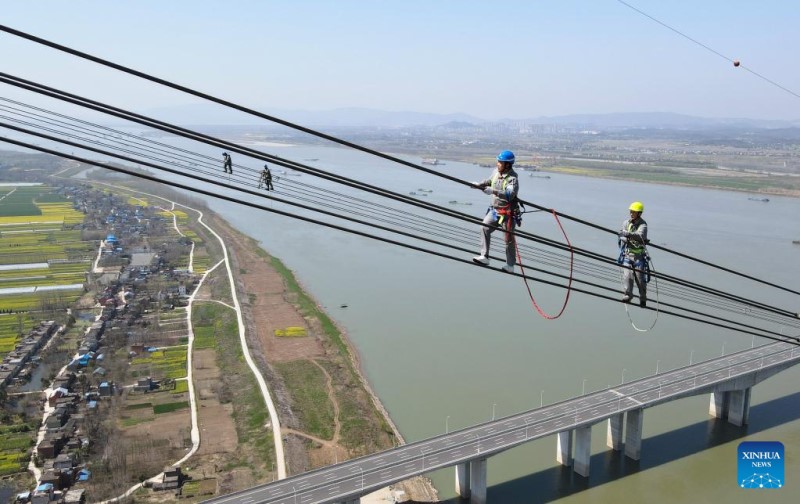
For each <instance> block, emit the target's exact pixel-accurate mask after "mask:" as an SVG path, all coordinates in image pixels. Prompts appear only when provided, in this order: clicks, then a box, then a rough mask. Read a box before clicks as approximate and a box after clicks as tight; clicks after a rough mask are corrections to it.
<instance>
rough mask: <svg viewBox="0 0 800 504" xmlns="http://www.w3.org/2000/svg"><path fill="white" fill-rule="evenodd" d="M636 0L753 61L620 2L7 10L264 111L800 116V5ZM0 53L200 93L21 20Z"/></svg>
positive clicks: (71, 80) (32, 69)
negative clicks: (124, 69)
mask: <svg viewBox="0 0 800 504" xmlns="http://www.w3.org/2000/svg"><path fill="white" fill-rule="evenodd" d="M627 3H629V4H630V5H632V6H633V7H635V8H637V9H641V10H642V11H644V12H646V13H647V14H649V15H651V16H653V17H654V18H656V19H658V20H659V21H661V22H663V23H665V24H667V25H668V26H670V27H672V28H674V29H675V30H679V31H680V32H681V33H684V34H686V35H687V36H690V37H692V38H693V39H695V40H696V41H698V42H699V43H701V44H704V45H706V46H708V48H711V49H713V50H714V51H717V52H719V53H720V55H724V56H725V57H729V58H731V59H736V60H739V61H741V62H742V67H739V68H737V67H734V66H733V65H732V64H731V63H730V62H729V61H726V59H725V58H724V57H721V56H720V55H717V54H714V53H712V52H711V51H709V50H707V49H704V48H703V47H701V46H700V45H698V44H696V43H693V42H691V41H689V40H687V39H686V38H684V37H682V36H680V35H679V34H676V33H675V32H673V31H672V30H670V29H668V28H666V27H664V26H662V25H659V24H658V23H656V22H654V21H652V20H651V19H648V18H647V17H645V16H643V15H641V14H639V13H637V12H636V11H634V10H632V9H631V8H629V7H627V6H626V5H623V3H621V2H619V1H615V0H597V1H591V0H572V1H569V0H565V1H555V0H543V1H535V2H528V1H508V0H505V1H498V2H480V1H469V0H467V1H455V0H443V1H438V2H423V1H418V0H409V1H403V2H400V1H394V2H391V1H386V2H360V1H356V0H339V1H336V2H327V1H322V0H313V1H312V0H308V1H294V2H292V1H288V0H287V1H284V0H272V1H263V2H257V1H232V2H218V1H203V0H194V1H188V0H176V1H171V2H162V1H155V0H144V1H139V2H135V3H123V2H105V1H99V0H76V1H71V2H49V1H43V0H31V1H27V2H9V1H6V2H4V5H3V9H2V12H3V16H2V24H3V25H5V26H8V27H11V28H14V29H18V30H22V31H25V32H28V33H31V34H32V35H36V36H39V37H42V38H45V39H48V40H51V41H54V42H57V43H60V44H63V45H66V46H68V47H72V48H75V49H78V50H81V51H84V52H87V53H90V54H92V55H96V56H98V57H101V58H104V59H108V60H110V61H113V62H115V63H119V64H122V65H125V66H128V67H131V68H134V69H136V70H140V71H143V72H146V73H150V74H152V75H155V76H157V77H161V78H164V79H166V80H170V81H173V82H176V83H179V84H182V85H185V86H188V87H192V88H195V89H197V90H200V91H203V92H206V93H209V94H212V95H214V96H218V97H221V98H224V99H227V100H230V101H234V102H237V103H240V104H242V105H246V106H250V107H253V108H257V109H260V110H264V109H281V110H305V111H327V110H334V109H341V108H349V107H355V108H365V109H375V110H383V111H409V112H419V113H434V114H468V115H472V116H475V117H479V118H482V119H486V120H500V119H528V118H535V117H543V116H562V115H572V114H608V113H636V112H648V113H649V112H670V113H677V114H685V115H690V116H696V117H712V118H714V117H716V118H752V119H773V120H800V98H798V97H797V96H796V95H795V94H793V93H797V92H800V70H798V68H797V66H796V65H794V62H795V59H796V48H797V47H800V32H799V31H798V30H797V29H796V26H795V25H796V22H797V20H799V19H800V4H798V3H796V2H784V1H778V0H766V1H764V2H759V3H757V4H756V3H752V2H745V1H742V0H732V1H722V0H707V1H704V2H695V1H689V0H676V1H674V2H659V1H656V0H630V1H628V2H627ZM0 51H2V54H3V58H2V61H3V65H2V67H3V71H4V72H6V73H9V74H11V75H15V76H19V77H23V78H27V79H31V80H34V81H37V82H41V83H43V84H47V85H50V86H54V87H58V88H63V89H65V90H67V91H70V92H74V93H76V94H80V95H84V96H89V97H92V98H94V99H97V100H100V101H106V102H108V103H111V104H114V105H117V106H120V107H123V108H131V109H134V110H137V111H144V110H151V109H154V108H159V107H173V106H182V105H187V104H194V103H199V102H200V101H199V99H197V98H194V97H190V96H188V95H184V94H181V93H178V92H176V91H171V90H167V89H164V88H160V87H159V86H157V85H155V84H151V83H147V82H145V81H142V80H140V79H136V78H134V77H131V76H126V75H123V74H120V73H119V72H115V71H112V70H110V69H105V68H102V67H100V66H99V65H96V64H93V63H89V62H85V61H81V60H79V59H77V58H75V57H73V56H69V55H66V54H63V53H59V52H58V51H55V50H53V49H49V48H45V47H42V46H38V45H36V44H34V43H33V42H29V41H26V40H23V39H20V38H17V37H14V36H12V35H9V34H6V33H0ZM753 72H755V73H756V74H758V75H755V74H754V73H753ZM759 75H760V76H763V77H765V78H768V79H769V80H771V81H773V83H774V84H777V85H773V84H770V83H769V82H767V81H766V80H764V79H762V78H759ZM778 85H780V86H782V87H784V88H785V89H780V88H779V87H778ZM0 96H5V97H9V98H14V99H20V100H21V101H27V102H33V103H39V101H40V100H42V99H40V98H38V97H35V96H34V95H31V94H29V93H22V92H20V91H19V90H17V89H14V88H12V87H10V86H8V85H4V86H3V92H2V94H0ZM220 109H221V107H220Z"/></svg>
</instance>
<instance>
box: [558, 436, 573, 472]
mask: <svg viewBox="0 0 800 504" xmlns="http://www.w3.org/2000/svg"><path fill="white" fill-rule="evenodd" d="M556 461H557V462H558V463H559V464H561V465H565V466H567V467H569V466H571V465H572V431H571V430H568V431H563V432H559V433H558V434H557V435H556Z"/></svg>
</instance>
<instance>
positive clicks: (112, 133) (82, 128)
mask: <svg viewBox="0 0 800 504" xmlns="http://www.w3.org/2000/svg"><path fill="white" fill-rule="evenodd" d="M0 100H3V101H8V102H12V103H14V104H16V105H22V106H27V107H29V108H32V109H35V110H37V111H40V112H45V113H49V114H51V115H55V116H57V117H59V118H62V119H69V120H73V121H75V122H78V123H80V125H81V126H79V127H77V128H73V127H70V126H69V125H67V126H65V125H64V122H63V121H51V120H49V119H48V118H46V117H45V116H43V115H41V114H35V113H29V112H27V111H24V110H23V109H20V108H18V107H9V106H5V105H2V104H0V109H2V108H7V109H9V110H12V111H15V112H17V113H19V114H21V115H23V116H24V117H33V118H36V119H39V120H41V121H43V122H45V123H46V124H49V125H53V126H59V127H64V128H66V129H68V130H70V131H79V130H80V131H84V132H86V133H87V134H90V135H92V136H95V137H103V138H106V137H107V136H108V135H110V136H111V137H112V138H115V139H117V140H120V139H121V138H123V137H125V138H126V139H128V140H130V142H127V141H126V142H124V145H126V146H130V145H131V144H136V145H139V146H141V147H142V148H145V149H147V148H146V147H144V146H142V143H141V142H139V140H144V141H145V142H146V143H153V144H157V145H159V146H162V147H164V148H163V149H157V150H158V151H161V152H162V153H166V155H167V156H168V157H169V158H171V159H183V160H186V161H187V162H190V163H192V164H193V165H195V166H196V164H195V163H194V161H195V160H196V159H195V157H205V158H207V159H212V158H211V157H210V156H200V155H198V154H196V153H193V152H192V151H188V150H186V149H181V148H176V147H174V146H171V145H168V144H162V143H160V142H155V141H153V140H151V139H147V138H144V139H139V137H136V136H135V135H131V134H127V133H124V132H122V131H119V130H115V129H112V128H108V127H105V126H101V125H98V124H95V123H91V122H88V121H83V120H79V119H76V118H71V117H69V116H66V115H64V114H58V113H55V112H52V111H48V110H47V109H43V108H39V107H33V106H29V105H26V104H23V103H21V102H17V101H14V100H8V99H5V98H2V97H0ZM27 124H30V123H27ZM83 125H86V126H91V127H94V128H98V129H101V130H102V133H98V132H94V131H93V130H91V129H90V128H88V127H86V126H83ZM45 129H46V130H47V131H51V132H55V130H52V129H50V128H45ZM67 136H69V137H70V138H78V137H76V136H74V135H69V134H68V135H67ZM84 141H86V140H84ZM92 143H95V144H97V145H105V146H106V147H109V148H112V146H111V145H108V144H106V143H103V142H92ZM147 150H148V152H151V150H150V149H147ZM168 150H177V151H180V152H185V153H187V154H192V155H193V156H195V157H190V156H182V155H180V154H179V155H177V156H173V155H171V153H169V152H168ZM123 151H124V152H128V153H132V154H133V152H132V151H129V150H127V149H123ZM151 159H155V158H151ZM161 161H162V162H164V161H163V160H161ZM214 161H216V160H214ZM215 166H216V163H215ZM285 180H286V182H288V183H290V184H291V183H292V181H291V180H289V179H288V178H286V179H285ZM295 184H296V185H298V189H301V188H302V189H303V190H304V191H303V192H308V191H309V189H311V190H312V191H313V189H315V188H314V187H313V186H309V185H308V184H304V185H302V186H300V184H299V183H297V182H295ZM275 192H276V193H277V194H281V192H280V191H275ZM320 192H322V190H321V189H320ZM298 194H302V193H298ZM334 194H338V195H340V196H342V197H344V196H345V195H343V194H341V193H334ZM329 195H330V192H329V191H327V190H325V199H329ZM287 196H288V195H287ZM294 197H295V199H300V200H302V201H307V202H316V203H317V204H319V205H322V206H326V207H328V208H333V209H338V210H342V211H347V212H350V213H352V214H355V215H361V216H363V217H370V216H372V215H370V214H367V213H363V212H359V211H357V210H354V209H353V208H352V207H347V206H336V205H331V204H328V203H325V202H324V201H320V198H306V197H299V196H294ZM359 202H360V203H359V204H361V205H367V204H373V203H372V202H369V201H367V200H359ZM344 204H345V205H346V203H344ZM378 212H379V213H383V212H381V210H380V209H379V210H378ZM404 213H406V214H407V215H411V216H412V218H414V217H415V216H413V214H410V213H409V212H404ZM384 214H385V213H384ZM372 217H374V216H372ZM377 220H378V221H380V222H384V223H394V224H395V225H400V226H401V227H406V228H409V229H416V228H415V227H413V226H411V225H404V224H402V223H400V224H398V223H397V221H392V220H391V219H381V218H377ZM429 220H430V219H425V218H420V219H419V221H418V222H417V224H416V225H417V226H422V227H426V225H427V223H428V221H429ZM431 229H434V228H433V227H431ZM460 229H461V231H462V236H465V233H468V234H466V236H468V237H471V236H472V231H471V230H466V229H464V228H460ZM438 231H439V232H440V233H441V232H444V233H448V232H450V231H452V226H447V225H446V224H444V223H441V226H440V227H439V229H438ZM449 234H451V237H452V236H453V235H455V233H452V232H451V233H449ZM456 239H457V241H460V242H461V243H465V244H471V243H472V240H469V239H466V238H461V239H460V240H458V237H457V238H456ZM536 257H537V259H536V263H537V264H539V265H541V264H543V263H546V261H543V260H542V258H541V257H540V256H536ZM526 258H527V259H530V256H529V255H527V254H526ZM549 264H550V265H552V266H558V265H557V264H555V263H553V262H550V263H549ZM578 269H580V267H579V268H578ZM700 304H704V305H705V306H708V307H714V305H712V304H711V303H702V302H700ZM730 310H731V311H734V309H733V308H731V309H730ZM735 311H736V312H738V310H735ZM755 318H760V319H762V320H766V318H764V317H759V316H755Z"/></svg>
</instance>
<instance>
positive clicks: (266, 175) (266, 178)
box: [258, 163, 275, 191]
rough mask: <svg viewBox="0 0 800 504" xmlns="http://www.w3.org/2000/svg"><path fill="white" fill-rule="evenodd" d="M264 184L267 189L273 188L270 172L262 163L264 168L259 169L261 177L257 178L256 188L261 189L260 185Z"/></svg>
mask: <svg viewBox="0 0 800 504" xmlns="http://www.w3.org/2000/svg"><path fill="white" fill-rule="evenodd" d="M262 185H264V186H265V187H266V189H267V191H272V190H273V189H275V188H274V187H272V172H271V171H269V167H268V166H267V165H266V163H265V164H264V169H263V170H261V178H260V179H259V180H258V188H259V189H261V186H262Z"/></svg>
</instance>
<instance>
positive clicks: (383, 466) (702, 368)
mask: <svg viewBox="0 0 800 504" xmlns="http://www.w3.org/2000/svg"><path fill="white" fill-rule="evenodd" d="M798 361H800V348H798V347H797V345H792V344H789V343H772V344H769V345H764V346H761V347H758V348H754V349H750V350H745V351H742V352H738V353H735V354H731V355H728V356H724V357H719V358H716V359H713V360H709V361H704V362H701V363H698V364H694V365H691V366H686V367H683V368H678V369H675V370H672V371H667V372H664V373H660V374H658V375H653V376H650V377H647V378H643V379H640V380H636V381H633V382H630V383H625V384H620V385H619V386H616V387H612V388H609V389H605V390H601V391H598V392H594V393H591V394H587V395H584V396H580V397H576V398H573V399H570V400H567V401H562V402H560V403H556V404H552V405H549V406H545V407H543V408H537V409H534V410H530V411H526V412H523V413H518V414H516V415H512V416H509V417H505V418H501V419H498V420H494V421H491V422H486V423H483V424H480V425H476V426H473V427H469V428H466V429H462V430H459V431H454V432H451V433H449V434H443V435H440V436H437V437H434V438H430V439H426V440H423V441H419V442H416V443H411V444H408V445H404V446H401V447H399V448H395V449H392V450H388V451H385V452H381V453H377V454H375V455H370V456H367V457H362V458H359V459H354V460H350V461H347V462H343V463H341V464H337V465H333V466H328V467H325V468H322V469H317V470H314V471H310V472H307V473H303V474H300V475H298V476H293V477H291V478H287V479H285V480H281V481H278V482H275V483H270V484H266V485H261V486H258V487H254V488H251V489H248V490H244V491H241V492H237V493H234V494H230V495H227V496H222V497H219V498H215V499H211V500H209V501H206V502H209V503H217V504H222V503H226V504H227V503H233V502H236V503H243V504H254V503H284V504H309V503H322V502H337V501H344V500H347V498H348V497H349V498H355V497H357V496H359V495H363V494H366V493H369V492H370V491H373V490H375V489H378V488H382V487H385V486H387V485H389V484H392V483H396V482H398V481H402V480H404V479H408V478H410V477H412V476H416V475H419V474H422V473H425V472H428V471H431V470H434V469H440V468H443V467H449V466H453V465H456V464H459V463H462V462H465V461H468V460H472V459H475V458H479V457H480V458H483V457H488V456H491V455H494V454H496V453H499V452H502V451H504V450H507V449H509V448H513V447H515V446H518V445H520V444H522V443H525V442H528V441H531V440H534V439H538V438H541V437H544V436H548V435H552V434H555V433H558V432H561V431H564V430H568V429H573V428H575V427H580V426H586V425H592V424H595V423H597V422H600V421H602V420H605V419H606V418H608V417H609V416H611V415H613V414H617V413H622V412H625V411H627V410H631V409H637V408H641V407H649V406H653V405H656V404H659V403H663V402H667V401H671V400H674V399H677V398H680V397H687V396H691V395H697V394H700V393H704V392H706V391H710V390H711V389H713V387H714V386H715V385H717V384H719V383H723V382H725V381H727V380H730V379H731V378H735V377H737V376H744V375H748V374H750V373H753V372H758V371H768V370H770V369H771V368H776V367H778V366H781V365H784V364H789V363H797V362H798Z"/></svg>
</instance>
